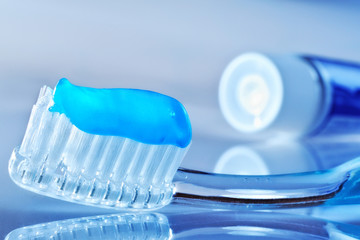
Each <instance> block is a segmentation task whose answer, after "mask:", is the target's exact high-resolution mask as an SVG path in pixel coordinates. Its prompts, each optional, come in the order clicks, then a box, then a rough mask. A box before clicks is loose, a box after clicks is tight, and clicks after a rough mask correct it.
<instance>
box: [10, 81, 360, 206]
mask: <svg viewBox="0 0 360 240" xmlns="http://www.w3.org/2000/svg"><path fill="white" fill-rule="evenodd" d="M190 143H191V126H190V121H189V117H188V114H187V113H186V110H185V109H184V107H183V106H182V105H181V104H180V103H179V102H178V101H176V100H175V99H173V98H170V97H167V96H164V95H161V94H158V93H154V92H149V91H143V90H132V89H92V88H85V87H79V86H75V85H72V84H71V83H70V82H69V81H67V80H66V79H62V80H60V81H59V83H58V84H57V86H56V88H55V90H54V91H53V90H52V89H50V88H49V87H44V88H42V90H41V92H40V95H39V98H38V101H37V103H36V104H35V106H34V108H33V110H32V113H31V116H30V120H29V124H28V127H27V130H26V133H25V136H24V139H23V142H22V144H21V146H20V147H17V148H15V149H14V151H13V153H12V155H11V158H10V162H9V173H10V177H11V178H12V179H13V181H14V182H15V183H16V184H18V185H19V186H21V187H23V188H25V189H28V190H30V191H33V192H36V193H39V194H42V195H46V196H50V197H54V198H58V199H62V200H66V201H71V202H77V203H81V204H86V205H93V206H98V207H105V208H113V209H157V208H161V207H163V206H165V205H167V204H169V203H170V202H171V200H172V199H173V198H174V201H180V202H186V203H188V204H200V205H202V204H204V205H205V206H209V205H213V204H215V205H217V206H221V207H225V208H226V207H236V206H239V207H246V208H279V207H283V206H293V205H302V204H319V203H323V202H324V201H326V200H327V199H329V198H332V197H334V196H335V195H336V194H337V193H338V192H339V191H340V190H341V189H342V188H343V187H344V186H345V185H346V184H345V183H347V185H349V186H351V184H352V183H353V182H356V177H354V176H356V170H355V169H357V168H358V167H359V166H360V159H355V160H352V161H349V162H347V163H345V164H343V165H340V166H338V167H336V168H333V169H329V170H324V171H317V172H308V173H299V174H288V175H286V174H285V175H268V176H238V175H224V174H212V173H205V172H199V171H193V170H188V169H181V168H180V169H178V168H179V166H180V163H181V160H182V159H183V157H184V155H185V154H186V152H187V150H188V148H189V146H190ZM223 203H226V204H223Z"/></svg>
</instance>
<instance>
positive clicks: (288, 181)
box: [174, 158, 360, 208]
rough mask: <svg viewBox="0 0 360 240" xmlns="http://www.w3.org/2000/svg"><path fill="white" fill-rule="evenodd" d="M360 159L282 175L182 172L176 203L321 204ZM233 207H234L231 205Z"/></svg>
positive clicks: (178, 173)
mask: <svg viewBox="0 0 360 240" xmlns="http://www.w3.org/2000/svg"><path fill="white" fill-rule="evenodd" d="M359 166H360V158H356V159H354V160H352V161H349V162H347V163H344V164H342V165H340V166H338V167H336V168H332V169H328V170H323V171H314V172H306V173H296V174H282V175H259V176H254V175H250V176H245V175H227V174H215V173H207V172H200V171H194V170H189V169H184V168H180V169H179V170H178V172H177V173H176V175H175V178H174V183H175V187H176V193H175V195H174V199H175V201H180V202H183V201H185V202H187V203H191V204H196V203H199V204H205V203H206V204H209V203H210V204H220V203H223V202H225V203H230V204H228V206H229V207H231V208H233V207H234V204H235V205H237V206H246V208H249V207H253V208H256V207H260V208H264V207H267V208H268V207H271V206H273V207H275V208H277V207H282V206H289V205H300V204H318V203H322V202H324V201H325V200H327V199H329V198H332V197H333V196H335V194H336V193H337V192H339V191H340V190H341V189H342V187H343V185H344V183H345V182H347V180H348V179H349V177H350V176H351V173H352V172H355V171H354V170H355V169H357V168H358V167H359ZM231 203H232V204H231Z"/></svg>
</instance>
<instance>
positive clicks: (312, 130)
mask: <svg viewBox="0 0 360 240" xmlns="http://www.w3.org/2000/svg"><path fill="white" fill-rule="evenodd" d="M359 92H360V65H359V64H353V63H347V62H341V61H337V60H328V59H325V58H320V57H313V56H304V55H275V54H274V55H271V54H260V53H245V54H243V55H240V56H239V57H237V58H235V59H234V60H233V61H232V62H231V63H230V64H229V65H228V67H227V68H226V69H225V71H224V73H223V76H222V78H221V81H220V87H219V102H220V107H221V110H222V113H223V115H224V117H225V119H226V120H227V121H228V122H229V124H230V125H231V126H233V127H234V128H235V129H237V130H239V131H240V132H242V133H244V134H245V133H247V134H248V136H247V137H249V136H251V135H252V136H255V134H256V137H259V136H261V137H270V136H285V137H299V136H309V135H318V134H321V135H322V134H324V135H334V134H353V133H356V132H359V130H360V127H359V126H360V94H359Z"/></svg>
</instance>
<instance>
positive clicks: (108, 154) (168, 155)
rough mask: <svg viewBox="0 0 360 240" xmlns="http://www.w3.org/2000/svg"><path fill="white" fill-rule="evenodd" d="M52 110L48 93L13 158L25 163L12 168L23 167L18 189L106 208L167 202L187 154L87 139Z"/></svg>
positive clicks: (112, 139) (44, 93)
mask: <svg viewBox="0 0 360 240" xmlns="http://www.w3.org/2000/svg"><path fill="white" fill-rule="evenodd" d="M51 104H52V91H51V89H50V88H43V89H42V91H41V93H40V96H39V100H38V102H37V104H36V105H35V106H34V107H33V110H32V114H31V117H30V120H29V124H28V128H27V130H26V133H25V136H24V140H23V142H22V145H21V146H20V149H19V151H18V152H17V150H16V149H15V153H14V154H13V155H14V157H15V158H16V159H24V160H23V161H25V162H22V163H20V162H19V161H20V160H19V161H18V162H17V163H14V164H15V165H17V166H18V165H19V166H21V167H18V169H14V170H13V171H16V173H17V175H18V177H19V176H20V177H19V178H18V179H19V181H20V183H19V184H22V185H27V188H36V189H37V190H36V189H32V190H33V191H42V192H43V194H46V195H49V196H52V195H56V196H57V197H58V198H65V199H67V200H70V201H85V202H86V203H87V204H101V205H106V206H108V207H110V206H118V207H135V208H143V207H146V208H147V207H149V208H150V207H154V206H156V205H161V204H166V203H167V202H169V201H170V199H171V195H172V185H171V182H172V179H173V177H174V174H175V172H176V170H177V168H178V166H179V164H180V162H181V160H182V159H183V157H184V155H185V153H186V151H187V148H179V147H176V146H173V145H150V144H144V143H140V142H137V141H134V140H131V139H128V138H123V137H118V136H102V135H93V134H89V133H86V132H83V131H81V130H80V129H78V128H77V127H76V126H74V125H73V124H71V122H70V121H69V119H68V118H67V117H66V116H65V115H64V114H59V113H53V112H50V111H49V107H50V106H51ZM16 159H15V160H14V161H15V162H16ZM15 165H14V166H15ZM14 179H17V178H16V177H14Z"/></svg>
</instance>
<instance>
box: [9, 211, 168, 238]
mask: <svg viewBox="0 0 360 240" xmlns="http://www.w3.org/2000/svg"><path fill="white" fill-rule="evenodd" d="M170 237H171V229H170V227H169V223H168V219H167V218H166V217H165V216H164V215H161V214H157V213H151V214H136V213H135V214H130V213H124V214H117V215H105V216H98V217H83V218H76V219H69V220H63V221H56V222H49V223H44V224H38V225H33V226H28V227H23V228H18V229H16V230H14V231H12V232H11V233H9V234H8V235H7V236H6V239H7V240H15V239H23V240H35V239H36V240H39V239H54V240H55V239H59V240H60V239H69V240H71V239H84V240H85V239H99V240H105V239H106V240H110V239H169V238H170Z"/></svg>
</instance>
